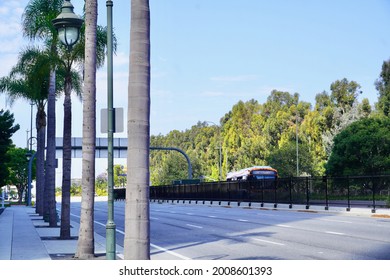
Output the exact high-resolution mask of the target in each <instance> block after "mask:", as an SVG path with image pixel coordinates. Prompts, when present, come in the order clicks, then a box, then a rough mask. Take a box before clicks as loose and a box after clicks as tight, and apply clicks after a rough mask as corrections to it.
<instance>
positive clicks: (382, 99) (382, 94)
mask: <svg viewBox="0 0 390 280" xmlns="http://www.w3.org/2000/svg"><path fill="white" fill-rule="evenodd" d="M375 86H376V89H377V90H378V92H379V98H378V103H377V108H378V110H379V111H380V112H381V113H383V114H384V115H385V116H387V117H388V116H390V60H387V61H384V62H383V64H382V71H381V73H380V76H379V79H378V80H377V81H376V82H375Z"/></svg>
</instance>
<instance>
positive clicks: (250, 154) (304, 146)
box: [150, 79, 372, 185]
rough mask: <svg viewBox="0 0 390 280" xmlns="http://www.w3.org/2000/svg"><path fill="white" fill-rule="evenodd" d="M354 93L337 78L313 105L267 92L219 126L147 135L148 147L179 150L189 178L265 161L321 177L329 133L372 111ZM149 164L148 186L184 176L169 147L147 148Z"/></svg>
mask: <svg viewBox="0 0 390 280" xmlns="http://www.w3.org/2000/svg"><path fill="white" fill-rule="evenodd" d="M360 93H361V91H360V85H359V84H358V83H356V82H354V81H348V80H347V79H342V80H337V81H335V82H334V83H332V84H331V85H330V93H328V92H326V91H323V92H321V93H319V94H317V95H316V98H315V100H316V103H315V104H314V106H313V105H312V104H310V103H308V102H304V101H301V100H299V94H298V93H295V94H291V93H289V92H283V91H277V90H273V91H272V92H271V93H270V95H269V96H268V98H267V101H266V102H265V103H263V104H260V103H259V102H258V101H256V100H254V99H252V100H249V101H246V102H243V101H239V102H238V103H237V104H236V105H234V106H233V108H232V110H231V111H230V112H228V113H226V114H225V115H224V116H223V117H222V118H221V120H220V124H219V125H216V124H214V123H211V122H207V121H204V122H198V123H197V124H196V125H194V126H193V127H192V128H191V129H188V130H185V131H178V130H174V131H171V132H170V133H168V134H167V135H165V136H163V135H157V136H152V137H151V146H162V147H176V148H180V149H182V150H183V151H185V152H186V153H187V155H188V156H189V157H190V159H191V162H192V165H193V166H192V167H193V177H194V178H204V179H206V180H207V179H210V180H218V177H219V169H220V162H221V173H222V180H224V179H225V178H226V174H227V172H229V171H232V170H238V169H241V168H245V167H249V166H253V165H271V166H272V167H274V168H276V169H278V171H279V174H280V176H282V177H286V176H297V175H299V176H301V175H312V176H320V175H324V174H325V164H326V163H327V161H328V158H329V156H330V154H331V151H332V147H333V142H334V138H335V136H336V135H337V134H339V133H340V132H341V131H342V130H343V129H345V128H346V127H347V126H349V125H350V124H351V123H354V122H355V121H357V120H360V119H362V118H367V117H369V116H370V115H371V113H372V112H371V105H370V104H369V102H368V100H367V99H363V100H362V101H361V102H359V101H358V96H359V94H360ZM297 148H298V149H297ZM297 150H298V153H297ZM220 151H221V155H220ZM297 154H298V168H297ZM220 157H221V161H220ZM150 163H151V183H152V185H162V184H169V183H171V182H172V180H175V179H184V178H187V163H186V161H185V158H184V157H183V156H182V155H180V154H178V153H176V152H174V151H172V152H167V151H153V152H152V153H151V161H150ZM297 172H298V174H297Z"/></svg>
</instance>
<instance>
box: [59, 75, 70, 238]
mask: <svg viewBox="0 0 390 280" xmlns="http://www.w3.org/2000/svg"><path fill="white" fill-rule="evenodd" d="M71 86H72V79H71V76H70V75H69V76H68V77H66V78H65V99H64V137H63V143H62V147H63V148H62V160H63V164H62V200H61V230H60V238H61V239H70V185H71V182H70V181H71V167H72V143H71V142H72V100H71Z"/></svg>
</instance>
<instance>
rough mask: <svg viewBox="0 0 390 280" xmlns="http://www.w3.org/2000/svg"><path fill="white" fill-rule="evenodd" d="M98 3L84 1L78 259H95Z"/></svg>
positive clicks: (89, 0) (90, 0) (93, 0)
mask: <svg viewBox="0 0 390 280" xmlns="http://www.w3.org/2000/svg"><path fill="white" fill-rule="evenodd" d="M97 6H98V3H97V0H86V1H85V64H84V69H85V72H84V73H85V80H84V100H83V150H82V151H83V163H82V200H81V215H80V216H81V217H80V231H79V239H78V243H77V252H76V256H75V257H76V258H80V259H88V258H93V257H94V254H95V240H94V219H93V216H94V209H93V207H94V199H95V147H96V28H97Z"/></svg>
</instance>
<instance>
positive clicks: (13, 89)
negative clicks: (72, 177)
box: [0, 48, 63, 215]
mask: <svg viewBox="0 0 390 280" xmlns="http://www.w3.org/2000/svg"><path fill="white" fill-rule="evenodd" d="M55 62H56V61H55V60H54V61H53V58H52V57H51V55H50V53H48V52H47V51H42V50H39V49H37V48H27V49H26V50H24V51H22V52H21V53H20V54H19V59H18V62H17V64H16V65H15V66H14V67H13V68H12V69H11V71H10V73H9V75H8V76H6V77H3V78H1V79H0V91H2V92H5V93H6V94H7V95H8V100H9V101H10V103H11V104H13V102H14V101H15V100H16V99H18V98H22V99H25V100H28V101H30V102H32V103H33V104H35V105H36V106H37V115H36V128H37V178H36V191H37V205H36V206H37V208H36V211H37V213H39V214H40V215H43V214H44V189H43V188H44V181H45V180H44V179H45V177H44V174H45V167H44V162H45V160H44V157H45V142H46V141H45V139H46V112H45V106H46V102H47V96H48V92H49V86H50V83H49V77H50V71H51V67H52V65H53V63H55ZM56 81H57V82H58V80H56ZM62 88H63V87H62V85H61V84H60V83H57V86H56V90H57V91H60V90H61V89H62Z"/></svg>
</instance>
